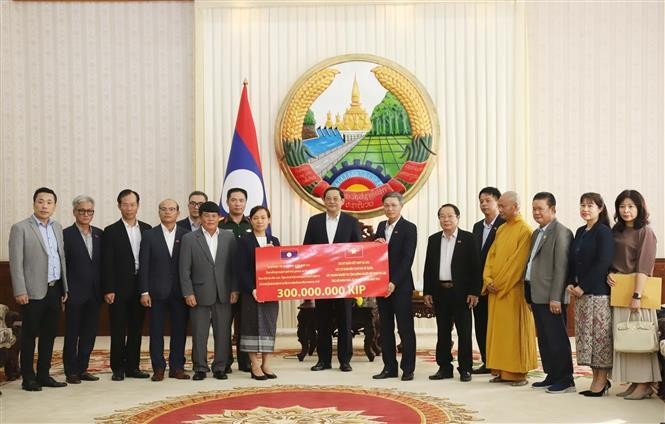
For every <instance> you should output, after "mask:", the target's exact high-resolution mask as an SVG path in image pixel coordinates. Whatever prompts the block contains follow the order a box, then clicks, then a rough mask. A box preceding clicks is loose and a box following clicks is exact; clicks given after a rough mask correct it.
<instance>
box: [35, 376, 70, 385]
mask: <svg viewBox="0 0 665 424" xmlns="http://www.w3.org/2000/svg"><path fill="white" fill-rule="evenodd" d="M39 384H41V386H42V387H66V386H67V383H65V382H64V381H55V379H54V378H53V377H49V378H47V379H46V380H43V381H40V382H39Z"/></svg>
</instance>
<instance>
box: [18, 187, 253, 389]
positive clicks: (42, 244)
mask: <svg viewBox="0 0 665 424" xmlns="http://www.w3.org/2000/svg"><path fill="white" fill-rule="evenodd" d="M240 190H241V189H240ZM241 192H242V193H244V191H243V190H241ZM245 197H246V195H245ZM207 200H208V198H207V196H206V194H205V193H203V192H200V191H195V192H192V193H191V194H190V196H189V203H188V207H189V216H188V217H186V218H184V219H183V220H181V221H177V218H178V214H179V206H178V204H177V202H176V201H175V200H172V199H165V200H163V201H162V202H160V204H159V218H160V224H159V225H158V226H156V227H154V228H151V227H150V226H149V225H148V224H146V223H144V222H142V221H139V220H138V219H137V213H138V209H139V202H140V197H139V194H138V193H137V192H135V191H133V190H129V189H126V190H122V191H121V192H120V193H119V194H118V197H117V202H118V209H119V210H120V213H121V218H120V219H119V220H118V221H117V222H115V223H113V224H111V225H109V226H107V227H106V228H105V229H104V230H103V231H102V230H101V229H100V228H97V227H95V226H92V225H91V222H92V220H93V217H94V213H95V209H94V207H95V202H94V200H93V199H92V198H91V197H89V196H77V197H76V198H75V199H74V200H73V202H72V206H73V215H74V218H75V222H74V224H72V226H70V227H68V228H66V229H64V230H63V229H62V227H61V226H60V224H59V223H58V222H56V221H55V220H53V219H52V215H53V213H54V211H55V208H56V204H57V196H56V194H55V192H54V191H53V190H51V189H49V188H46V187H42V188H39V189H37V190H36V191H35V193H34V195H33V214H32V215H31V216H30V217H29V218H27V219H25V220H23V221H20V222H18V223H16V224H14V225H13V226H12V228H11V231H10V237H9V262H10V273H11V276H12V285H13V290H14V296H15V299H16V302H17V303H18V304H19V305H22V312H23V333H22V339H21V340H22V341H21V375H22V377H23V383H22V387H23V389H24V390H27V391H40V390H41V389H42V387H64V386H66V385H67V383H69V384H80V383H81V381H96V380H99V378H98V377H96V376H94V375H92V374H91V373H89V372H88V364H89V360H90V354H91V352H92V349H93V347H94V343H95V338H96V334H97V325H98V317H99V308H100V304H101V302H102V301H105V302H106V303H107V304H108V305H109V316H110V326H111V360H110V362H111V369H112V372H113V374H112V377H111V378H112V380H113V381H121V380H124V378H125V377H133V378H148V377H149V376H150V375H149V374H148V373H147V372H144V371H142V370H141V369H140V368H139V361H140V350H141V332H142V328H143V321H144V316H145V313H146V310H149V311H150V318H151V319H150V358H151V363H152V368H153V376H152V380H153V381H161V380H162V379H163V378H164V372H165V369H166V366H167V364H166V361H165V359H164V330H165V328H164V326H165V322H166V320H167V319H168V320H169V321H170V324H171V339H170V349H169V351H170V353H169V358H168V368H169V377H171V378H176V379H189V378H190V376H189V375H188V374H186V373H185V371H184V363H185V352H184V349H185V340H186V328H187V322H188V319H189V318H190V316H191V320H192V333H193V335H194V338H193V354H192V356H193V361H194V379H195V380H201V379H203V378H205V375H206V373H207V371H208V370H209V367H208V365H207V340H208V332H209V327H210V323H211V322H212V325H213V334H214V337H215V361H214V362H213V365H212V370H213V374H214V376H215V377H216V378H220V379H223V378H226V373H227V372H228V365H229V364H230V363H229V356H231V355H230V340H231V335H230V317H231V306H230V305H231V304H232V303H235V302H236V301H237V297H238V289H237V283H236V280H235V276H234V274H233V273H232V272H231V270H232V268H231V266H232V264H233V262H234V255H235V248H236V243H235V238H234V236H233V234H232V233H231V232H230V231H220V230H219V227H218V224H219V222H220V213H219V207H218V205H217V204H216V203H214V202H208V201H207ZM61 309H64V310H65V314H66V326H65V328H66V334H65V340H64V349H63V360H64V368H65V375H66V381H67V383H65V382H60V381H56V380H55V379H54V378H53V377H51V376H50V374H49V370H50V366H51V357H52V352H53V341H54V339H55V334H56V332H57V327H58V322H59V318H60V311H61ZM37 338H38V339H39V356H38V361H37V371H36V372H35V369H34V367H33V358H34V352H35V341H36V339H37Z"/></svg>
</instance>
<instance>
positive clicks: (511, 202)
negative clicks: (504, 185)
mask: <svg viewBox="0 0 665 424" xmlns="http://www.w3.org/2000/svg"><path fill="white" fill-rule="evenodd" d="M498 205H499V215H501V218H503V219H505V220H506V221H511V220H512V219H513V218H515V217H516V216H517V215H519V213H520V196H519V195H518V194H517V193H516V192H514V191H506V192H505V193H503V194H502V195H501V197H500V198H499V202H498Z"/></svg>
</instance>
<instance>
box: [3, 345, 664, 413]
mask: <svg viewBox="0 0 665 424" xmlns="http://www.w3.org/2000/svg"><path fill="white" fill-rule="evenodd" d="M56 343H57V346H58V347H60V346H61V345H62V339H58V340H57V341H56ZM108 343H109V340H108V338H106V337H101V338H100V339H99V340H98V344H97V346H96V348H98V349H103V348H105V347H108ZM434 345H435V337H434V336H433V335H431V334H419V335H418V349H419V351H423V350H428V349H429V350H433V349H434ZM147 347H148V340H147V338H144V345H143V348H144V349H147ZM188 347H189V346H188ZM211 347H212V346H211ZM277 347H278V349H281V350H284V349H291V352H292V349H295V348H297V347H299V345H297V341H296V337H295V335H294V334H293V333H292V332H285V333H284V334H280V335H279V336H278V346H277ZM354 347H355V348H356V349H360V348H361V340H359V339H356V340H355V341H354ZM315 362H316V358H315V356H314V357H311V356H310V357H307V358H305V360H304V361H303V362H299V361H298V359H297V358H296V357H295V356H294V355H292V354H288V353H282V354H280V355H278V356H277V357H275V359H274V364H273V370H274V372H275V373H276V374H278V378H277V379H276V380H268V381H256V380H252V379H250V376H249V374H247V373H243V372H239V371H238V370H234V372H233V373H232V374H230V375H229V379H228V380H223V381H220V380H215V379H213V378H207V379H205V380H203V381H191V380H189V381H178V380H173V379H168V378H167V379H165V380H164V381H162V382H159V383H155V382H151V381H149V380H137V379H126V380H125V381H123V382H113V381H111V374H110V373H109V372H105V373H100V374H98V375H99V376H100V377H101V380H100V381H98V382H84V383H83V384H80V385H70V386H69V387H65V388H59V389H49V388H44V389H43V391H42V392H25V391H23V390H21V388H20V381H15V382H11V383H9V384H5V385H4V386H2V387H1V388H0V390H2V396H0V423H3V424H5V423H91V422H94V419H95V418H96V417H102V416H108V415H111V414H112V413H113V411H115V410H119V409H126V408H131V407H134V406H138V405H140V404H141V403H142V402H151V401H156V400H160V399H164V398H165V397H168V396H182V395H186V394H188V393H196V392H198V391H205V390H228V389H233V388H234V387H248V386H259V385H279V384H298V385H349V386H356V387H357V386H361V387H362V386H368V387H382V388H395V389H398V390H400V391H408V392H416V393H426V394H428V395H431V396H439V397H446V398H449V399H451V400H452V401H453V402H455V403H460V404H464V405H465V406H466V407H467V408H468V409H471V410H473V411H477V413H476V417H477V418H478V419H482V420H484V422H487V423H606V424H610V423H612V424H614V423H617V424H618V423H659V422H664V421H665V403H664V402H663V401H662V400H660V399H658V398H656V397H655V396H654V397H653V398H651V399H648V400H642V401H632V402H631V401H626V400H624V399H622V398H619V397H616V396H615V394H616V393H618V392H620V391H621V390H623V388H624V387H625V386H620V385H616V384H615V386H614V387H612V389H611V390H610V395H609V396H605V397H602V398H585V397H583V396H580V395H578V394H576V393H567V394H559V395H553V394H547V393H545V392H544V391H542V390H535V389H532V388H530V387H529V386H524V387H517V388H516V387H510V386H507V385H502V384H489V383H488V380H489V377H488V376H474V377H473V381H471V382H470V383H462V382H460V381H459V379H458V378H457V374H456V378H455V379H453V380H442V381H430V380H429V379H428V378H427V377H428V375H430V374H432V373H434V372H435V371H436V369H437V366H436V364H435V363H434V361H433V358H432V356H431V355H427V354H419V356H418V361H417V365H416V372H415V379H414V380H413V381H408V382H402V381H400V380H399V379H386V380H373V379H372V378H371V377H372V375H373V374H376V373H378V372H379V371H380V370H381V367H382V363H381V358H380V357H378V358H376V360H375V361H374V362H369V361H368V359H367V358H366V357H364V356H361V355H356V356H355V357H354V358H353V361H352V363H351V364H352V366H353V372H346V373H343V372H341V371H339V369H336V368H335V367H336V365H337V364H335V363H334V364H333V369H331V370H325V371H320V372H312V371H310V370H309V368H310V366H312V365H313V364H314V363H315ZM538 374H539V373H538V372H535V373H533V375H534V377H532V378H531V381H532V382H533V381H536V379H537V378H538ZM57 377H58V379H60V380H63V379H64V377H63V376H61V375H60V376H57ZM590 381H591V380H590V378H588V377H586V376H578V377H577V379H576V384H577V390H578V391H581V390H586V389H587V388H588V386H589V384H590Z"/></svg>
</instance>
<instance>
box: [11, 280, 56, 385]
mask: <svg viewBox="0 0 665 424" xmlns="http://www.w3.org/2000/svg"><path fill="white" fill-rule="evenodd" d="M61 296H62V285H61V283H57V284H56V285H55V286H53V287H49V288H48V290H47V292H46V296H45V297H44V298H43V299H39V300H37V299H30V301H29V302H28V303H27V304H25V305H23V306H22V312H23V317H22V319H23V325H22V330H21V360H20V362H21V377H22V378H23V381H31V380H34V379H35V378H37V380H39V381H46V380H47V379H48V377H49V370H50V369H51V357H52V356H53V341H54V340H55V335H56V332H57V331H58V321H59V320H60V311H61ZM37 338H39V342H38V349H39V353H38V355H39V356H38V358H37V374H35V370H34V368H33V361H34V357H35V339H37Z"/></svg>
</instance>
